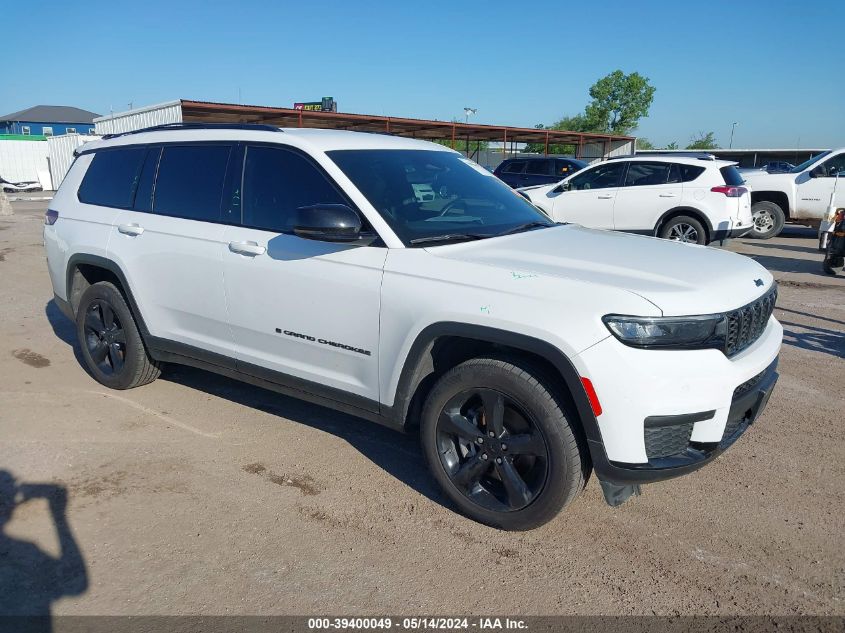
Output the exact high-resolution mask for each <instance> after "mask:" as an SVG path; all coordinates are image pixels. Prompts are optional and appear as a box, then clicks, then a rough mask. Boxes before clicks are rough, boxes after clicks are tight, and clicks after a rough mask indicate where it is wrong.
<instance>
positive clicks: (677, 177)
mask: <svg viewBox="0 0 845 633" xmlns="http://www.w3.org/2000/svg"><path fill="white" fill-rule="evenodd" d="M703 173H704V167H700V166H698V165H679V164H673V165H672V169H671V170H670V171H669V182H692V181H693V180H695V179H696V178H698V177H699V176H700V175H701V174H703Z"/></svg>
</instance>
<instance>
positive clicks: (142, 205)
mask: <svg viewBox="0 0 845 633" xmlns="http://www.w3.org/2000/svg"><path fill="white" fill-rule="evenodd" d="M159 156H161V147H151V148H150V149H149V150H148V151H147V159H146V160H145V161H144V167H143V168H142V169H141V175H140V177H139V178H138V188H137V190H136V191H135V205H134V207H133V209H135V211H151V210H152V208H153V181H154V180H155V175H156V169H157V168H158V159H159Z"/></svg>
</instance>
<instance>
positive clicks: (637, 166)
mask: <svg viewBox="0 0 845 633" xmlns="http://www.w3.org/2000/svg"><path fill="white" fill-rule="evenodd" d="M669 169H670V163H660V162H653V163H651V162H649V163H647V162H642V163H640V162H631V163H630V164H629V165H628V173H626V174H625V186H626V187H647V186H654V185H665V184H666V182H667V181H668V179H669Z"/></svg>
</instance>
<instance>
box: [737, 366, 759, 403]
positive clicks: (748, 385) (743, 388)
mask: <svg viewBox="0 0 845 633" xmlns="http://www.w3.org/2000/svg"><path fill="white" fill-rule="evenodd" d="M765 375H766V370H765V369H764V370H763V371H761V372H760V373H759V374H757V375H756V376H754V377H753V378H749V379H748V380H746V381H745V382H744V383H742V384H741V385H740V386H739V387H737V388H736V389H734V396H733V397H734V399H736V398H738V397H739V396H741V395H742V394H744V393H748V392H749V391H751V390H752V389H754V387H756V386H757V385H758V384H760V381H761V380H763V376H765Z"/></svg>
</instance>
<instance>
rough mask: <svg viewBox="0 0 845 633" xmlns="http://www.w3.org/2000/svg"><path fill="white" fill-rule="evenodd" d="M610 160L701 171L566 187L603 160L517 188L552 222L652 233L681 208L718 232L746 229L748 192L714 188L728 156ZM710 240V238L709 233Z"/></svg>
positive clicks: (720, 182)
mask: <svg viewBox="0 0 845 633" xmlns="http://www.w3.org/2000/svg"><path fill="white" fill-rule="evenodd" d="M613 163H614V164H624V163H629V164H631V165H636V164H638V163H670V164H678V165H694V166H696V167H703V168H704V172H703V173H702V174H701V175H700V176H698V177H697V178H696V179H695V180H692V181H690V182H674V183H665V184H652V185H643V186H624V184H623V186H617V187H609V188H601V189H582V190H575V189H570V190H566V186H567V184H568V183H570V181H572V179H573V178H579V177H582V178H583V177H584V176H585V175H586V174H588V173H589V172H590V171H592V170H595V169H599V168H601V166H603V165H607V164H608V163H607V162H603V163H598V164H595V165H592V166H590V167H588V168H587V169H584V170H582V171H580V172H578V173H576V174H573V175H571V176H568V177H566V178H564V179H563V180H561V181H560V182H559V183H556V184H551V185H541V186H538V187H525V188H522V189H519V191H521V192H523V193H524V194H525V195H527V196H528V198H529V199H530V200H531V202H532V203H534V204H535V205H536V206H537V207H539V208H540V209H542V210H543V211H544V212H545V213H546V214H547V215H548V216H549V217H550V218H552V219H553V220H555V221H556V222H572V223H575V224H581V225H582V226H587V227H590V228H596V229H612V230H617V231H633V232H638V233H646V234H649V235H656V234H657V231H658V229H659V225H660V222H661V219H663V218H665V217H666V214H667V213H669V212H673V210H675V211H677V213H679V214H681V213H683V212H684V210H688V211H694V212H697V213H698V215H699V216H703V217H704V218H706V223H705V224H707V225H709V226H706V227H705V228H708V229H712V230H713V231H714V232H715V231H720V232H732V233H734V234H739V233H742V231H743V230H744V229H746V230H750V229H751V225H752V218H751V197H750V194H749V193H746V194H743V195H742V196H741V197H737V198H729V197H727V196H726V195H725V194H723V193H716V192H713V191H712V188H713V187H719V186H724V185H725V180H724V178H723V177H722V174H721V173H720V171H719V169H720V168H721V167H725V166H729V165H733V164H734V163H730V162H727V161H718V160H699V159H696V158H689V157H684V156H647V157H639V158H638V157H631V158H620V159H616V160H614V161H613ZM711 241H713V240H712V238H711Z"/></svg>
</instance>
